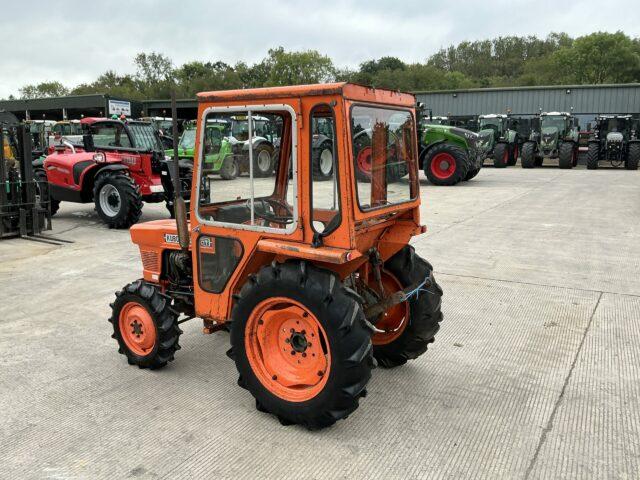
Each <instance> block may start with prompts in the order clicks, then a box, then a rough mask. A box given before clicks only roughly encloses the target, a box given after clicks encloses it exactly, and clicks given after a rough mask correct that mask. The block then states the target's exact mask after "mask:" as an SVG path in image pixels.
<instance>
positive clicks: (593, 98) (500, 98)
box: [416, 84, 640, 116]
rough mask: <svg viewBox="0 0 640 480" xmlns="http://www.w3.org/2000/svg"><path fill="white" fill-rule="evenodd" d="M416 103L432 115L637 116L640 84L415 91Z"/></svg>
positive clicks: (639, 107) (639, 105) (639, 108)
mask: <svg viewBox="0 0 640 480" xmlns="http://www.w3.org/2000/svg"><path fill="white" fill-rule="evenodd" d="M416 97H417V99H418V101H420V102H423V103H424V105H425V107H427V108H431V109H432V110H433V114H434V115H453V116H455V115H481V114H484V113H506V112H507V109H511V112H512V113H513V114H515V115H531V114H535V113H537V112H538V110H539V109H540V108H542V110H543V111H547V112H548V111H569V110H570V108H571V107H573V109H574V112H575V113H576V114H598V113H640V84H629V85H597V86H584V85H581V86H558V87H516V88H504V89H494V88H491V89H474V90H458V91H455V90H451V91H446V92H417V93H416Z"/></svg>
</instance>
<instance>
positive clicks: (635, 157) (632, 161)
mask: <svg viewBox="0 0 640 480" xmlns="http://www.w3.org/2000/svg"><path fill="white" fill-rule="evenodd" d="M639 161H640V143H630V144H629V154H628V156H627V161H626V162H625V164H624V167H625V168H626V169H627V170H637V169H638V162H639Z"/></svg>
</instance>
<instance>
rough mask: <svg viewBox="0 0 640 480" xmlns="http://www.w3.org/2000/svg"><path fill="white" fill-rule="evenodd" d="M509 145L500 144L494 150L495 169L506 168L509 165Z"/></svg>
mask: <svg viewBox="0 0 640 480" xmlns="http://www.w3.org/2000/svg"><path fill="white" fill-rule="evenodd" d="M509 155H510V153H509V145H508V144H507V143H498V144H496V146H495V148H494V149H493V166H494V167H495V168H505V167H506V166H507V165H509Z"/></svg>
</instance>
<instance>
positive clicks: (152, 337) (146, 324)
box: [118, 302, 157, 356]
mask: <svg viewBox="0 0 640 480" xmlns="http://www.w3.org/2000/svg"><path fill="white" fill-rule="evenodd" d="M118 323H119V329H120V335H121V336H122V340H123V341H124V343H125V344H126V345H127V347H128V348H129V350H131V351H132V352H133V353H135V354H136V355H140V356H145V355H147V354H149V353H150V352H151V351H152V350H153V349H154V347H155V345H156V340H157V334H156V328H155V324H154V323H153V319H152V318H151V315H150V314H149V312H148V311H147V309H146V308H145V307H144V306H142V305H141V304H139V303H137V302H129V303H127V304H126V305H125V306H124V307H122V310H121V311H120V316H119V319H118Z"/></svg>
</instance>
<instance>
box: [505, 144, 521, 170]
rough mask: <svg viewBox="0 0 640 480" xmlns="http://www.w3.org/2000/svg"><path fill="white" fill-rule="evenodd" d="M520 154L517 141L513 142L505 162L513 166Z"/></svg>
mask: <svg viewBox="0 0 640 480" xmlns="http://www.w3.org/2000/svg"><path fill="white" fill-rule="evenodd" d="M519 156H520V145H519V144H518V142H517V141H516V142H514V144H513V147H512V148H511V149H510V151H509V161H508V162H507V166H508V167H513V166H514V165H515V164H516V163H518V157H519Z"/></svg>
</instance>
